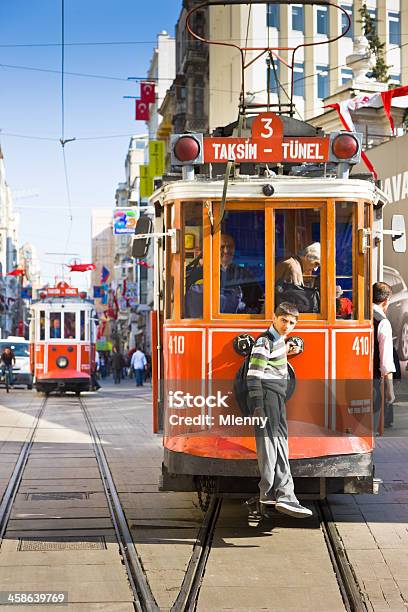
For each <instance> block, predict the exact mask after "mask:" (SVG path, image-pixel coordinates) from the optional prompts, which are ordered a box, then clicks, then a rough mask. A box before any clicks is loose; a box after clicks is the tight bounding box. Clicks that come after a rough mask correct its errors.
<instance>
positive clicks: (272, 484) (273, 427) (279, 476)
mask: <svg viewBox="0 0 408 612" xmlns="http://www.w3.org/2000/svg"><path fill="white" fill-rule="evenodd" d="M254 416H264V417H267V418H268V420H267V423H266V427H265V428H264V429H261V428H260V427H258V426H255V439H256V451H257V457H258V466H259V472H260V474H261V480H260V482H259V490H260V499H261V500H268V499H271V500H274V499H275V500H276V501H289V502H297V498H296V495H295V493H294V485H293V479H292V475H291V472H290V465H289V450H288V426H287V422H286V407H285V400H284V398H283V396H282V395H281V394H280V393H277V392H276V391H273V390H271V389H268V388H265V387H264V389H263V406H262V408H261V407H258V408H257V409H256V410H255V412H254Z"/></svg>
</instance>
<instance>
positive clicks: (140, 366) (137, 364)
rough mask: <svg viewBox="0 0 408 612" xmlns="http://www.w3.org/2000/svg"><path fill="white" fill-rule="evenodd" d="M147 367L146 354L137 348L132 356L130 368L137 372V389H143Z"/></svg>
mask: <svg viewBox="0 0 408 612" xmlns="http://www.w3.org/2000/svg"><path fill="white" fill-rule="evenodd" d="M146 365H147V359H146V355H145V354H144V352H143V351H142V350H141V349H140V348H137V349H136V351H135V352H134V353H133V355H132V361H131V362H130V367H131V368H132V369H133V370H134V371H135V378H136V387H143V373H144V371H145V368H146Z"/></svg>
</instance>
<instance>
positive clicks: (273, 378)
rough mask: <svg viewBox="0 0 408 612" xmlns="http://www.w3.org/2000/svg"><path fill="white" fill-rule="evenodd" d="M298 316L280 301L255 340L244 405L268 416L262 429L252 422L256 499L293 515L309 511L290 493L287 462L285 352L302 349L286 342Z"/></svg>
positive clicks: (290, 475)
mask: <svg viewBox="0 0 408 612" xmlns="http://www.w3.org/2000/svg"><path fill="white" fill-rule="evenodd" d="M298 318H299V311H298V309H297V308H296V306H294V305H293V304H290V303H288V302H282V303H281V304H280V305H279V306H278V307H277V308H276V310H275V314H274V317H273V321H272V325H271V326H270V328H269V329H268V331H267V333H266V334H262V336H260V337H259V338H258V339H257V341H256V342H255V344H254V346H253V348H252V352H251V357H250V361H249V366H248V373H247V387H248V404H249V407H250V409H251V411H252V413H253V414H254V416H260V417H266V418H267V422H266V427H265V429H261V428H260V427H258V426H255V439H256V451H257V457H258V465H259V471H260V474H261V480H260V482H259V491H260V499H259V501H260V503H261V504H266V505H275V508H276V510H278V511H279V512H281V513H282V514H288V515H289V516H292V517H295V518H306V517H310V516H312V515H313V512H312V511H311V510H309V509H308V508H305V507H304V506H302V505H301V504H300V503H299V501H298V499H297V497H296V495H295V492H294V484H293V478H292V474H291V471H290V464H289V450H288V426H287V422H286V407H285V397H286V390H287V379H288V364H287V355H296V354H297V353H299V352H300V350H301V349H300V348H299V347H297V346H294V345H293V344H290V341H289V342H288V343H287V344H286V342H285V339H286V336H287V335H288V334H289V333H290V332H292V331H293V330H294V328H295V326H296V323H297V320H298Z"/></svg>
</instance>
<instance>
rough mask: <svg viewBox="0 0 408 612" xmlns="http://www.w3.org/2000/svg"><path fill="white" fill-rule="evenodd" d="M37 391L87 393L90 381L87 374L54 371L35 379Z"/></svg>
mask: <svg viewBox="0 0 408 612" xmlns="http://www.w3.org/2000/svg"><path fill="white" fill-rule="evenodd" d="M35 388H36V389H37V391H42V392H44V393H52V392H53V391H75V392H79V391H89V390H90V388H91V380H90V377H89V375H88V374H84V373H83V372H78V371H77V370H65V371H64V372H63V373H60V372H56V371H55V370H53V371H51V372H47V373H46V374H44V375H43V376H41V377H37V380H36V382H35Z"/></svg>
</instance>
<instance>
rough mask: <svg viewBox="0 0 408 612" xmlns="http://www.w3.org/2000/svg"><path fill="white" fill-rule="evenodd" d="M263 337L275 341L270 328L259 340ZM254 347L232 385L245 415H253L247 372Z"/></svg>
mask: <svg viewBox="0 0 408 612" xmlns="http://www.w3.org/2000/svg"><path fill="white" fill-rule="evenodd" d="M262 337H265V338H268V340H269V341H270V342H272V343H273V342H274V337H273V336H272V334H271V333H270V332H269V331H268V330H267V331H266V332H264V333H263V334H261V335H260V336H258V338H257V340H258V339H259V338H262ZM254 346H255V344H254ZM252 348H253V347H251V352H250V353H249V355H247V356H246V357H245V359H244V361H243V362H242V364H241V366H240V368H239V370H238V372H237V373H236V375H235V378H234V383H233V386H232V392H233V395H234V397H235V400H236V402H237V404H238V406H239V408H240V410H241V412H242V414H243V415H244V416H251V415H252V411H251V409H250V407H249V404H248V385H247V374H248V368H249V362H250V360H251V353H252Z"/></svg>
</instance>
